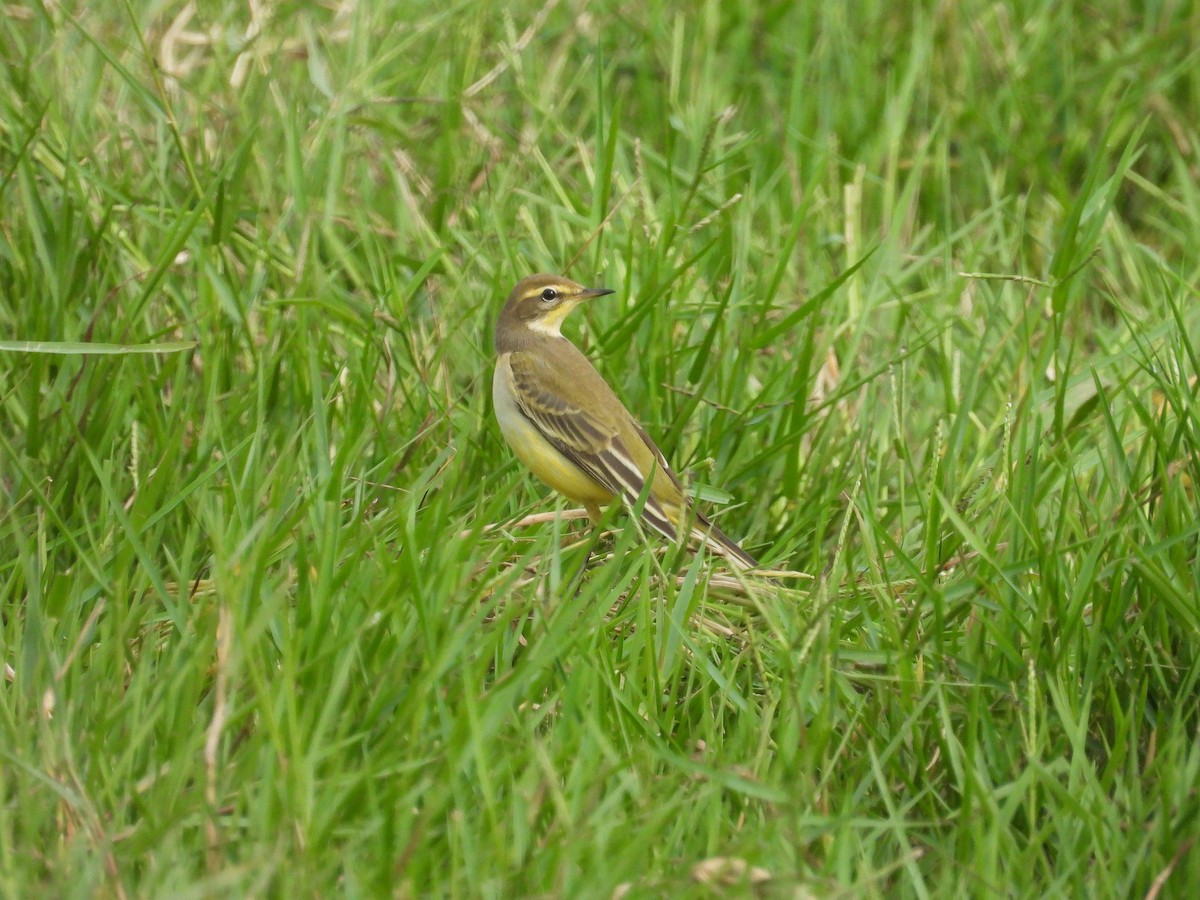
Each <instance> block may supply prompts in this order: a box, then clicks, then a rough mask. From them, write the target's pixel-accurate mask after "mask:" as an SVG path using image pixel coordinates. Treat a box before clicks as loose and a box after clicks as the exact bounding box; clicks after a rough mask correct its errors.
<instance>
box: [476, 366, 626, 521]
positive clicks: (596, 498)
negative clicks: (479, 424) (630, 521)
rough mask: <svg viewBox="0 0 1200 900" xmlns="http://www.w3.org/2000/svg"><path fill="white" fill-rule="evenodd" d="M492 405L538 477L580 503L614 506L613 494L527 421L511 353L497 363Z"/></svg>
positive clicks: (512, 442)
mask: <svg viewBox="0 0 1200 900" xmlns="http://www.w3.org/2000/svg"><path fill="white" fill-rule="evenodd" d="M492 403H493V405H494V406H495V408H496V419H497V421H498V422H499V423H500V432H501V433H502V434H503V435H504V440H506V441H508V446H510V447H512V451H513V453H515V454H516V455H517V459H519V460H520V461H521V462H522V463H524V464H525V465H526V466H527V467H528V468H529V470H530V471H531V472H533V474H534V475H536V476H537V477H538V478H539V479H540V480H541V481H543V482H545V483H546V484H547V485H549V486H550V487H552V488H553V489H554V490H556V491H558V492H559V493H560V494H562V495H563V496H564V497H567V498H568V499H570V500H573V501H575V502H576V503H585V504H587V503H597V504H606V503H611V502H612V500H613V494H612V492H611V491H608V490H605V489H604V488H603V487H601V486H600V485H598V484H597V483H596V482H595V481H594V480H593V479H592V477H591V476H590V475H588V474H587V473H586V472H584V471H583V470H582V469H580V468H579V467H578V466H577V465H575V464H574V463H573V462H571V461H570V460H569V459H567V458H566V457H565V456H563V455H562V454H561V453H559V452H558V450H556V449H555V448H554V445H552V444H551V443H550V442H549V441H547V440H546V439H545V438H544V437H542V433H541V432H540V431H539V430H538V429H537V426H536V425H534V424H533V423H532V422H530V421H529V420H528V419H527V418H525V415H524V413H522V412H521V410H520V408H519V407H518V406H517V402H516V399H515V398H514V397H513V393H512V372H511V370H510V369H509V367H508V354H503V355H501V357H500V358H499V359H498V360H497V361H496V371H495V373H494V375H493V376H492Z"/></svg>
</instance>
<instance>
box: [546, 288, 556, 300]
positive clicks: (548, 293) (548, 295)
mask: <svg viewBox="0 0 1200 900" xmlns="http://www.w3.org/2000/svg"><path fill="white" fill-rule="evenodd" d="M557 296H558V291H556V290H555V289H554V288H546V289H545V290H544V291H542V299H543V300H545V301H546V302H547V303H549V302H550V301H551V300H553V299H554V298H555V297H557Z"/></svg>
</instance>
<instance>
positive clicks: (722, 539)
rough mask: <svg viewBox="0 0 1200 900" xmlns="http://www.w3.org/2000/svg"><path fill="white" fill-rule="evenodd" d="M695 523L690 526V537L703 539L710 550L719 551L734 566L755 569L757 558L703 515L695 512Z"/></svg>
mask: <svg viewBox="0 0 1200 900" xmlns="http://www.w3.org/2000/svg"><path fill="white" fill-rule="evenodd" d="M696 519H697V522H696V525H695V526H694V527H693V528H692V537H696V538H699V539H700V540H702V541H704V543H705V544H706V545H707V546H708V548H709V549H710V550H712V551H713V552H714V553H719V554H720V555H721V556H724V557H725V558H726V559H727V560H729V561H730V562H731V563H733V564H734V565H736V566H739V567H741V568H745V569H757V568H758V560H756V559H755V558H754V557H753V556H751V555H750V554H749V553H747V552H746V551H745V550H743V549H742V548H741V546H740V545H739V544H738V543H737V541H735V540H733V539H732V538H731V537H730V536H729V535H727V534H726V533H725V532H723V531H722V530H721V529H720V528H718V527H717V526H716V525H714V524H713V523H712V522H710V521H708V519H706V518H704V517H703V516H701V515H699V514H697V516H696Z"/></svg>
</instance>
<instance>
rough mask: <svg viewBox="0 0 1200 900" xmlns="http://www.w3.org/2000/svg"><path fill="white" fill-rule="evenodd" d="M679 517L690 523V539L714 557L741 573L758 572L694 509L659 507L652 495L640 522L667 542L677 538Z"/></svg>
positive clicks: (753, 562) (674, 505)
mask: <svg viewBox="0 0 1200 900" xmlns="http://www.w3.org/2000/svg"><path fill="white" fill-rule="evenodd" d="M683 516H688V517H689V518H690V519H691V525H692V531H691V535H692V537H694V538H696V539H697V540H699V541H700V542H701V543H703V544H704V545H705V546H707V547H708V548H709V549H710V550H712V551H713V552H714V553H717V554H719V555H721V556H723V557H725V558H726V559H727V560H729V562H730V563H731V564H733V565H735V566H739V567H741V568H745V569H756V568H758V560H756V559H755V558H754V557H753V556H751V555H750V554H749V553H747V552H746V551H745V550H743V549H742V548H741V547H740V546H738V543H737V541H735V540H733V538H731V537H729V535H727V534H726V533H725V532H723V531H722V530H721V529H720V528H718V527H717V526H716V525H714V524H713V523H712V522H710V521H709V520H708V518H707V517H706V516H705V515H704V514H703V513H701V512H700V511H699V510H698V509H695V508H694V507H690V506H681V505H680V504H678V503H663V501H662V500H661V499H660V498H658V497H656V496H654V494H651V495H650V496H649V497H647V498H646V503H645V505H644V506H643V507H642V521H643V522H645V523H646V524H647V525H649V526H650V527H651V528H653V529H654V530H655V531H657V532H658V533H659V534H661V535H663V536H664V537H667V538H669V539H670V540H676V539H677V538H678V535H679V525H678V523H679V520H680V518H681V517H683Z"/></svg>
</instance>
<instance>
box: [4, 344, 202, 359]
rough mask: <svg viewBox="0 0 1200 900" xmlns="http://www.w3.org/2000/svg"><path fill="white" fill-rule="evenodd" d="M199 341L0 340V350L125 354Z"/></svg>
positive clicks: (165, 350) (170, 348) (160, 350)
mask: <svg viewBox="0 0 1200 900" xmlns="http://www.w3.org/2000/svg"><path fill="white" fill-rule="evenodd" d="M199 344H200V342H199V341H163V342H162V343H158V344H99V343H92V342H90V341H0V351H9V352H11V353H45V354H51V355H54V356H125V355H127V354H130V353H179V352H181V351H183V350H192V349H194V348H196V347H197V346H199Z"/></svg>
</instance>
